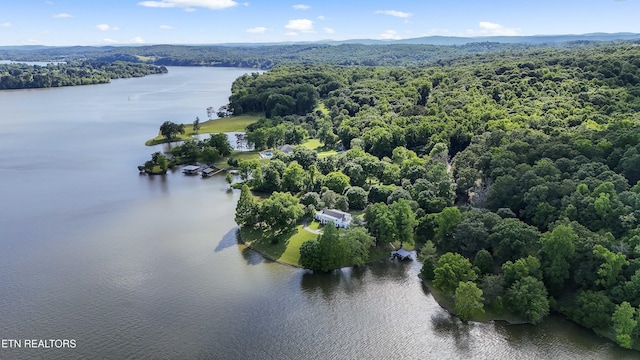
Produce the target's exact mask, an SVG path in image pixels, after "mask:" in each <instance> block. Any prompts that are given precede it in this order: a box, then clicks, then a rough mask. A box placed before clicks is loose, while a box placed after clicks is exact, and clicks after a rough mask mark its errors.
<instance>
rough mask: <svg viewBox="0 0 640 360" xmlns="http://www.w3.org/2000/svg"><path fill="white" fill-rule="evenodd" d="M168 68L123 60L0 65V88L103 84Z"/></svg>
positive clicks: (163, 71)
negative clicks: (42, 64) (40, 64)
mask: <svg viewBox="0 0 640 360" xmlns="http://www.w3.org/2000/svg"><path fill="white" fill-rule="evenodd" d="M166 72H167V68H165V67H164V66H155V65H148V64H134V63H126V62H122V61H116V62H112V63H106V62H95V61H93V62H92V61H82V62H72V63H68V64H67V63H59V64H48V65H46V66H39V65H27V64H24V63H15V64H0V90H4V89H28V88H48V87H59V86H73V85H90V84H104V83H108V82H109V81H111V79H120V78H130V77H141V76H145V75H150V74H164V73H166Z"/></svg>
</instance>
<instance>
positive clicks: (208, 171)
mask: <svg viewBox="0 0 640 360" xmlns="http://www.w3.org/2000/svg"><path fill="white" fill-rule="evenodd" d="M223 171H224V169H218V168H217V167H215V166H210V167H208V168H206V169H204V170H202V172H201V173H200V175H201V176H202V177H203V178H206V177H210V176H213V175H216V174H219V173H221V172H223Z"/></svg>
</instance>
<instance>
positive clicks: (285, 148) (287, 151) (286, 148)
mask: <svg viewBox="0 0 640 360" xmlns="http://www.w3.org/2000/svg"><path fill="white" fill-rule="evenodd" d="M293 148H294V146H293V145H289V144H285V145H282V146H278V150H280V151H282V152H283V153H285V154H292V153H293Z"/></svg>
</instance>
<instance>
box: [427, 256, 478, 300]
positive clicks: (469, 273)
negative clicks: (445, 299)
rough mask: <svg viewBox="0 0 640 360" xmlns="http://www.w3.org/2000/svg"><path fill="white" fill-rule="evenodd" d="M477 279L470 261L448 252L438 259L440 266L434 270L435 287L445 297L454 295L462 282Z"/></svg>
mask: <svg viewBox="0 0 640 360" xmlns="http://www.w3.org/2000/svg"><path fill="white" fill-rule="evenodd" d="M477 277H478V275H477V274H476V272H475V271H473V267H472V266H471V263H470V262H469V259H467V258H465V257H463V256H462V255H460V254H455V253H450V252H448V253H446V254H444V255H442V256H441V257H440V259H438V266H437V267H436V269H435V270H434V278H433V286H435V287H436V288H437V289H440V290H441V291H442V292H443V293H444V294H445V295H453V293H454V291H455V290H456V288H457V287H458V284H459V283H460V282H461V281H462V282H464V281H473V280H475V279H476V278H477Z"/></svg>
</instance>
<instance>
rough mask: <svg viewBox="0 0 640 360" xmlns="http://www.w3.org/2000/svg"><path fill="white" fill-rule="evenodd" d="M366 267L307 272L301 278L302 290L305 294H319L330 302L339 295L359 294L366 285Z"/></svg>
mask: <svg viewBox="0 0 640 360" xmlns="http://www.w3.org/2000/svg"><path fill="white" fill-rule="evenodd" d="M366 271H367V269H366V267H348V268H342V269H337V270H332V271H330V272H321V271H317V272H311V271H309V270H306V271H305V273H304V274H302V277H301V278H300V288H301V289H302V292H303V293H305V294H309V295H313V294H316V293H319V294H321V295H322V297H323V298H325V299H327V300H330V299H332V298H333V297H334V295H336V294H337V293H340V292H342V293H346V294H351V293H357V292H358V291H359V290H360V289H361V288H362V286H363V285H364V282H363V280H364V277H365V276H364V275H365V272H366Z"/></svg>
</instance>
